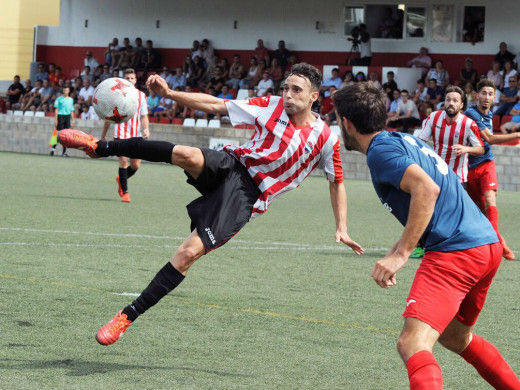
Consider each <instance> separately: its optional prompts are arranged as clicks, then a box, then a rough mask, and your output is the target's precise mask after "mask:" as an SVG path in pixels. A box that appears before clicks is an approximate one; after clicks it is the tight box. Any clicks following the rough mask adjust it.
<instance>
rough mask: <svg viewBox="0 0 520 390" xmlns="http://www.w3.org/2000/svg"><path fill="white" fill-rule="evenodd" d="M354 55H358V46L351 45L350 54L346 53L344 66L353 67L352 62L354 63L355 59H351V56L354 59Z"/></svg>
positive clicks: (355, 44)
mask: <svg viewBox="0 0 520 390" xmlns="http://www.w3.org/2000/svg"><path fill="white" fill-rule="evenodd" d="M356 53H359V45H358V44H357V43H353V44H352V47H351V48H350V52H349V53H348V56H347V60H346V61H345V65H354V64H353V62H355V58H352V54H354V57H355V54H356Z"/></svg>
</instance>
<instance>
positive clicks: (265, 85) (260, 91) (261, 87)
mask: <svg viewBox="0 0 520 390" xmlns="http://www.w3.org/2000/svg"><path fill="white" fill-rule="evenodd" d="M269 88H271V89H272V90H274V83H273V80H271V75H270V74H269V72H268V71H264V73H263V76H262V80H260V81H259V82H258V85H257V86H256V96H266V95H267V93H266V92H267V90H268V89H269Z"/></svg>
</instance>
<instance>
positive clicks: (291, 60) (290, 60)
mask: <svg viewBox="0 0 520 390" xmlns="http://www.w3.org/2000/svg"><path fill="white" fill-rule="evenodd" d="M297 63H298V57H296V54H294V53H289V58H288V59H287V66H286V67H285V70H291V69H292V67H293V66H294V65H296V64H297Z"/></svg>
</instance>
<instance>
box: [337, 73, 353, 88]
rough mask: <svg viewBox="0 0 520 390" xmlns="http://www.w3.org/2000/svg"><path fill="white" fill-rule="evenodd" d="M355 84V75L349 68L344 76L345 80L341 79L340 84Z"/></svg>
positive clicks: (341, 86)
mask: <svg viewBox="0 0 520 390" xmlns="http://www.w3.org/2000/svg"><path fill="white" fill-rule="evenodd" d="M353 84H354V75H353V74H352V72H351V71H350V70H347V71H346V72H345V75H344V76H343V81H341V84H340V85H339V87H340V88H343V87H346V86H347V85H353Z"/></svg>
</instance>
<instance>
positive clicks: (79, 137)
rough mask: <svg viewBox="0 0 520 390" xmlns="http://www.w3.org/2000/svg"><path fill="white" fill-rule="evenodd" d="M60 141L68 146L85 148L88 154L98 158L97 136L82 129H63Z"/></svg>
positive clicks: (59, 136)
mask: <svg viewBox="0 0 520 390" xmlns="http://www.w3.org/2000/svg"><path fill="white" fill-rule="evenodd" d="M58 138H59V142H60V143H61V144H62V145H63V146H65V147H66V148H73V149H79V150H83V151H84V152H85V153H86V154H87V155H88V156H90V157H92V158H98V157H99V156H98V155H97V154H96V148H97V147H98V145H97V142H98V141H99V140H98V139H97V138H94V136H92V135H90V134H86V133H84V132H82V131H81V130H75V129H63V130H61V131H60V133H59V135H58Z"/></svg>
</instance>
